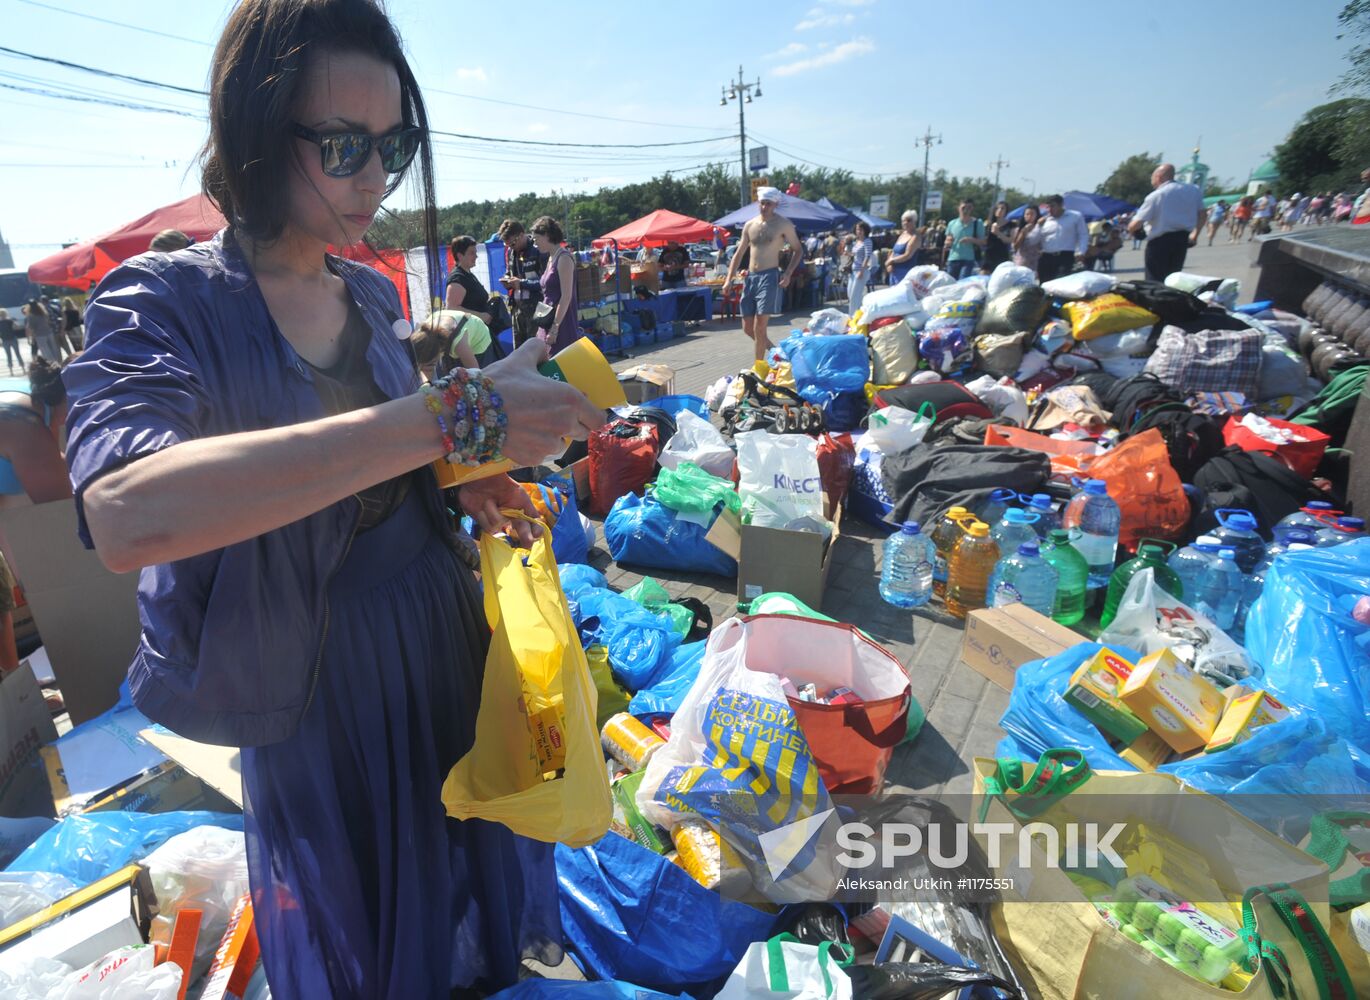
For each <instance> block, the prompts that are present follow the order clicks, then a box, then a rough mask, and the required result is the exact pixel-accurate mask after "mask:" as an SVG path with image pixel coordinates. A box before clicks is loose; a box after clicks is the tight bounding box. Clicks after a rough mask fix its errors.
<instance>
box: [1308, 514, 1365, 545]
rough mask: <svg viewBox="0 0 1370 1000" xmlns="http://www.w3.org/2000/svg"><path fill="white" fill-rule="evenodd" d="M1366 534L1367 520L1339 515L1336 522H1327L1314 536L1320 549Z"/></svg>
mask: <svg viewBox="0 0 1370 1000" xmlns="http://www.w3.org/2000/svg"><path fill="white" fill-rule="evenodd" d="M1364 534H1365V522H1364V521H1363V520H1361V519H1360V518H1359V517H1339V518H1337V522H1336V524H1325V525H1323V526H1322V527H1321V528H1319V529H1318V532H1317V534H1316V535H1314V536H1313V537H1314V538H1315V539H1316V541H1315V542H1314V544H1315V545H1317V547H1318V548H1320V549H1330V548H1331V547H1332V546H1334V545H1340V544H1342V543H1343V542H1349V541H1351V539H1353V538H1360V537H1362V536H1363V535H1364Z"/></svg>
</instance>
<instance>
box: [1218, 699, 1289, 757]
mask: <svg viewBox="0 0 1370 1000" xmlns="http://www.w3.org/2000/svg"><path fill="white" fill-rule="evenodd" d="M1288 717H1289V709H1287V708H1285V707H1284V706H1283V705H1282V704H1280V703H1279V702H1278V701H1276V700H1275V699H1274V698H1272V697H1271V696H1270V695H1268V694H1266V693H1265V692H1264V691H1252V692H1251V693H1250V694H1244V695H1240V696H1239V697H1237V698H1234V699H1232V700H1231V701H1230V702H1228V703H1227V708H1226V709H1224V711H1223V714H1222V719H1221V720H1219V722H1218V728H1217V729H1215V730H1213V737H1212V739H1210V740H1209V741H1208V745H1207V746H1205V747H1204V753H1217V752H1218V751H1219V750H1226V749H1227V748H1228V747H1230V746H1234V745H1235V744H1238V743H1240V742H1241V741H1242V740H1244V739H1246V738H1247V737H1249V736H1250V735H1251V733H1252V731H1253V730H1256V729H1259V728H1260V727H1261V726H1268V725H1270V723H1272V722H1279V721H1280V720H1281V719H1285V718H1288Z"/></svg>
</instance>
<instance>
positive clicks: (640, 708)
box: [628, 639, 708, 716]
mask: <svg viewBox="0 0 1370 1000" xmlns="http://www.w3.org/2000/svg"><path fill="white" fill-rule="evenodd" d="M706 645H708V640H706V639H701V640H700V641H699V642H690V643H686V644H685V645H683V646H677V647H676V649H675V651H674V652H672V653H671V660H670V663H669V664H668V665H667V667H666V669H665V670H663V671H662V672H661V674H660V675H659V676H658V677H657V678H656V680H655V681H653V683H652V684H651V686H650V687H647V688H644V689H642V690H640V691H638V693H637V694H635V695H633V700H632V701H631V702H629V703H628V712H629V713H630V714H632V715H637V716H649V715H675V713H676V709H678V708H679V707H680V703H681V702H682V701H684V700H685V695H686V693H687V692H689V690H690V685H692V684H693V683H694V682H695V678H696V677H698V676H699V665H700V664H701V663H703V662H704V647H705V646H706Z"/></svg>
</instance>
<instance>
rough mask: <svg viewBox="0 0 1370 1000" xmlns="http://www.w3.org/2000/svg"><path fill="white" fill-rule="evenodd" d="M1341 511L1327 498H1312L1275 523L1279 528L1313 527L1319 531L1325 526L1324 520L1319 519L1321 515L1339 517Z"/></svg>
mask: <svg viewBox="0 0 1370 1000" xmlns="http://www.w3.org/2000/svg"><path fill="white" fill-rule="evenodd" d="M1340 514H1341V511H1339V510H1336V509H1335V508H1334V507H1333V506H1332V505H1331V504H1330V503H1328V502H1327V501H1326V500H1310V501H1309V502H1308V503H1306V504H1304V505H1303V507H1302V508H1300V509H1299V510H1296V511H1294V513H1292V514H1289V515H1287V516H1285V517H1282V518H1280V523H1279V524H1277V525H1275V527H1276V529H1279V528H1311V529H1312V530H1313V531H1317V530H1318V529H1319V528H1322V527H1324V526H1325V525H1324V522H1322V521H1320V520H1318V518H1319V517H1338V516H1339V515H1340Z"/></svg>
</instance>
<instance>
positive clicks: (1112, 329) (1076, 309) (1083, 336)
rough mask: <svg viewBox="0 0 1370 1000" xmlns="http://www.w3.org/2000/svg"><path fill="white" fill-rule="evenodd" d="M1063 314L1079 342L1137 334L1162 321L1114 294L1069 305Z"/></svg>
mask: <svg viewBox="0 0 1370 1000" xmlns="http://www.w3.org/2000/svg"><path fill="white" fill-rule="evenodd" d="M1061 311H1062V312H1064V313H1065V314H1066V318H1067V319H1068V320H1070V332H1071V333H1072V334H1073V335H1074V337H1075V339H1076V340H1093V339H1094V338H1095V337H1103V336H1106V335H1107V334H1110V333H1122V332H1123V331H1124V330H1135V329H1137V327H1139V326H1153V325H1155V324H1156V323H1159V322H1160V321H1161V317H1159V316H1157V315H1156V314H1155V313H1154V312H1152V311H1151V310H1150V309H1143V308H1142V307H1141V306H1139V305H1136V304H1135V303H1133V302H1129V301H1128V300H1127V299H1125V298H1123V297H1122V296H1121V295H1117V294H1115V293H1113V292H1107V293H1105V294H1103V295H1098V296H1095V297H1094V298H1092V299H1082V300H1081V301H1079V302H1067V303H1066V304H1065V305H1063V306H1061Z"/></svg>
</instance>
